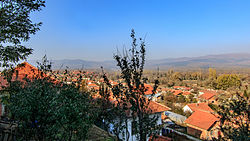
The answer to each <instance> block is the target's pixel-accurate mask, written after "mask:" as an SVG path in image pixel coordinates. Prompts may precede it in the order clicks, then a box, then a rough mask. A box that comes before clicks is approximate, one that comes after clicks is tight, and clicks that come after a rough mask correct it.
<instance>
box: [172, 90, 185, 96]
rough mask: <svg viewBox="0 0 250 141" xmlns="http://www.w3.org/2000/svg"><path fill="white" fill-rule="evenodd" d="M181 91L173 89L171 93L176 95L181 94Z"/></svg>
mask: <svg viewBox="0 0 250 141" xmlns="http://www.w3.org/2000/svg"><path fill="white" fill-rule="evenodd" d="M182 93H183V91H182V90H175V91H174V93H173V94H174V95H175V96H178V95H181V94H182Z"/></svg>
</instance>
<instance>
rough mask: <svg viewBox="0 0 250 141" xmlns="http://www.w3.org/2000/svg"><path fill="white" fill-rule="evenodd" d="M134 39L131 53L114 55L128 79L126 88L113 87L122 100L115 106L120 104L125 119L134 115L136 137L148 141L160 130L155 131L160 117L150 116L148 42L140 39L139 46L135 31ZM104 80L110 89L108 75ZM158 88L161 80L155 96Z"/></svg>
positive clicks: (113, 90)
mask: <svg viewBox="0 0 250 141" xmlns="http://www.w3.org/2000/svg"><path fill="white" fill-rule="evenodd" d="M131 38H132V47H131V49H130V50H128V52H127V51H125V53H124V55H123V56H122V55H120V54H119V53H118V54H116V55H115V56H114V58H115V60H116V62H117V66H118V67H119V68H120V70H121V78H122V79H124V81H125V83H126V86H121V84H119V85H118V86H119V87H111V88H112V92H113V95H119V98H118V97H117V96H116V97H117V99H116V102H115V103H118V104H119V105H116V107H117V108H120V109H121V111H123V112H126V113H125V115H126V116H125V117H128V113H130V114H129V115H131V117H132V120H133V122H132V124H133V131H132V134H133V135H136V137H137V139H138V140H140V141H146V139H147V137H148V136H150V135H152V134H154V133H156V132H157V130H154V129H156V128H157V125H156V124H157V117H156V116H150V115H151V114H152V110H151V109H150V107H149V103H150V101H151V98H146V97H145V92H146V90H147V88H146V87H145V86H144V82H143V70H144V64H145V42H144V40H142V39H140V44H139V45H138V44H137V39H136V38H135V32H134V30H132V32H131ZM138 46H139V49H138ZM104 79H105V82H106V83H107V84H108V85H109V86H110V84H109V83H108V82H109V81H108V79H107V77H106V75H105V74H104ZM157 86H158V81H157V80H156V81H155V86H154V90H153V91H152V93H155V90H156V88H157ZM119 118H120V117H119ZM123 120H124V119H123Z"/></svg>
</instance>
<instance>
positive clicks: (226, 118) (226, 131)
mask: <svg viewBox="0 0 250 141" xmlns="http://www.w3.org/2000/svg"><path fill="white" fill-rule="evenodd" d="M249 108H250V105H249V97H244V96H241V95H240V94H238V93H236V94H235V95H234V96H233V97H232V98H231V100H227V101H224V103H223V104H222V105H221V106H220V109H219V111H218V114H219V115H220V116H221V119H220V121H221V125H220V129H221V131H222V132H223V135H224V137H223V138H222V139H223V140H229V139H231V140H237V141H238V140H241V141H248V140H249V139H250V138H249V135H250V132H249V125H250V121H249V118H250V115H249V113H250V109H249Z"/></svg>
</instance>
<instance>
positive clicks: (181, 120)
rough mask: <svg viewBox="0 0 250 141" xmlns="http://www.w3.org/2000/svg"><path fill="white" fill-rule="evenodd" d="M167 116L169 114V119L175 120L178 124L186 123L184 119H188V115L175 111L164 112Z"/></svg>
mask: <svg viewBox="0 0 250 141" xmlns="http://www.w3.org/2000/svg"><path fill="white" fill-rule="evenodd" d="M164 114H165V116H167V118H168V119H170V120H171V121H174V122H175V123H177V124H184V121H185V120H186V119H187V117H185V116H183V115H180V114H177V113H174V112H170V111H166V112H164ZM168 119H166V118H165V120H164V122H165V121H168Z"/></svg>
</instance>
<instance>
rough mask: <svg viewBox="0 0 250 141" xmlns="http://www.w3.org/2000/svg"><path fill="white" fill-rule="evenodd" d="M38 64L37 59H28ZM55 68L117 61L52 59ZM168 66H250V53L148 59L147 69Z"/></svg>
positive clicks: (111, 65) (112, 67)
mask: <svg viewBox="0 0 250 141" xmlns="http://www.w3.org/2000/svg"><path fill="white" fill-rule="evenodd" d="M28 62H30V63H31V64H33V65H35V66H36V61H34V60H30V61H28ZM52 63H53V69H65V68H66V67H68V68H69V69H82V68H83V69H99V68H100V67H101V66H103V67H104V68H105V69H109V70H115V69H117V67H116V62H115V61H114V60H112V61H99V62H98V61H86V60H81V59H75V60H70V59H64V60H52ZM157 67H160V68H161V69H168V68H209V67H213V68H250V54H247V53H237V54H236V53H235V54H220V55H207V56H201V57H181V58H167V59H160V60H146V65H145V68H146V69H156V68H157Z"/></svg>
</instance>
